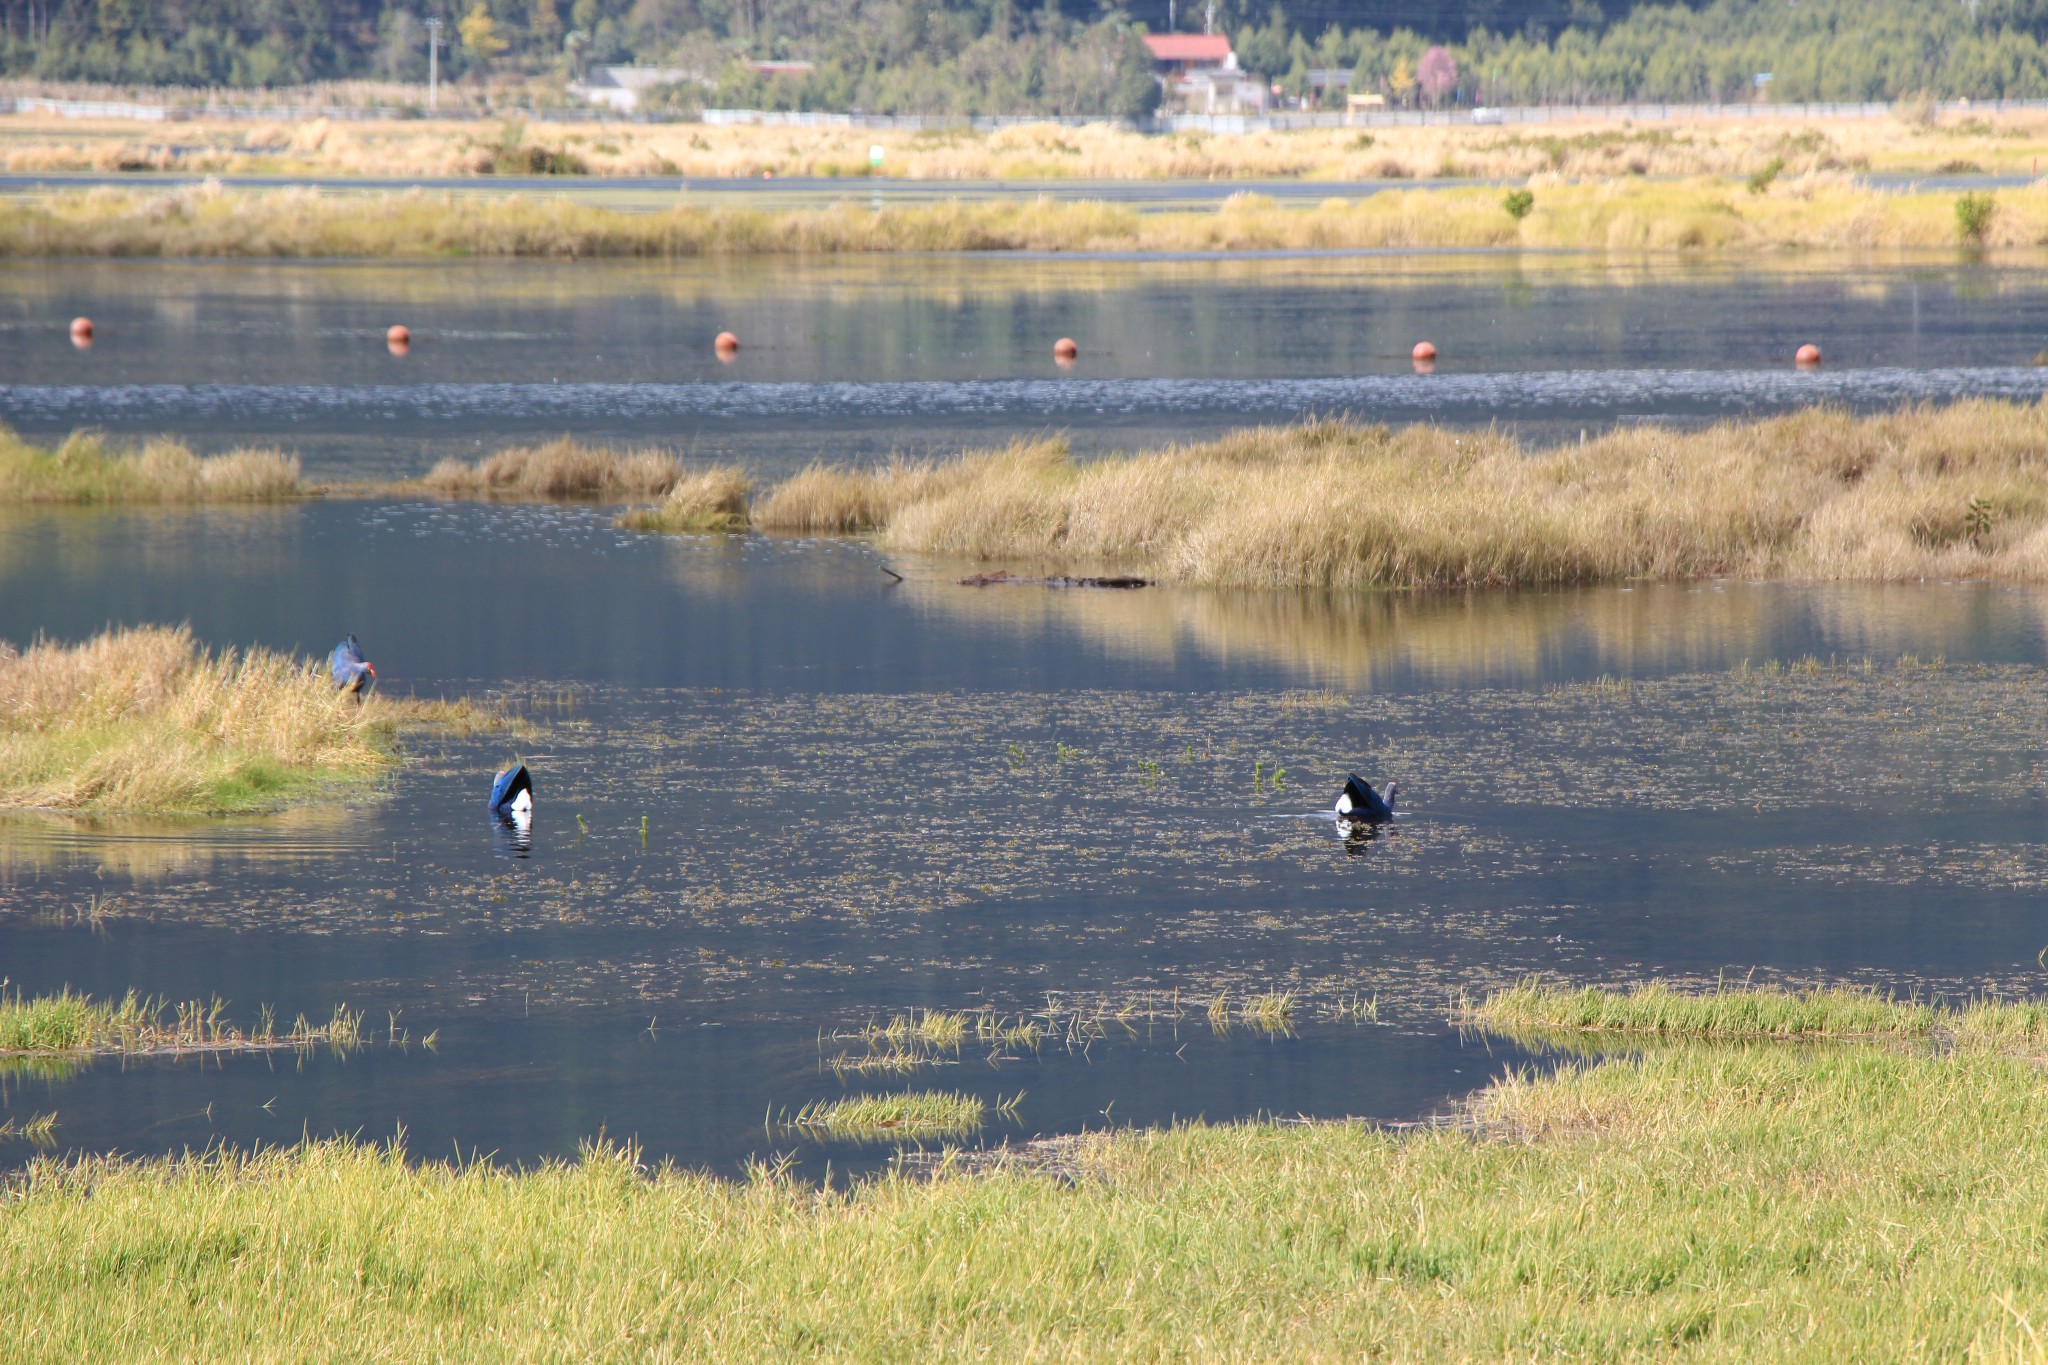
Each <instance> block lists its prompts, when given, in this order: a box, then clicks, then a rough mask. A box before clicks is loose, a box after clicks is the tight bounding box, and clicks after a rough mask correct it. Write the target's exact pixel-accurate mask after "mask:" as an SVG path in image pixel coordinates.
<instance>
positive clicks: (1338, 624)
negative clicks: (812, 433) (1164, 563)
mask: <svg viewBox="0 0 2048 1365" xmlns="http://www.w3.org/2000/svg"><path fill="white" fill-rule="evenodd" d="M1724 588H1725V590H1724ZM903 591H905V592H906V593H908V594H910V595H911V596H913V597H914V598H915V600H916V602H917V604H918V606H919V607H920V609H930V610H934V611H941V612H945V613H946V614H948V615H951V616H955V617H960V618H964V619H969V620H972V621H975V622H977V623H979V624H983V625H992V626H999V627H1004V628H1007V629H1010V630H1012V631H1014V632H1016V633H1017V634H1019V635H1031V636H1036V635H1040V634H1042V633H1043V632H1044V631H1045V630H1046V629H1047V628H1048V627H1053V628H1057V629H1061V630H1069V631H1073V632H1076V633H1078V634H1080V635H1083V636H1085V637H1087V638H1088V639H1089V640H1091V641H1093V642H1095V643H1096V644H1099V645H1100V646H1102V647H1103V648H1105V649H1108V650H1110V651H1112V652H1113V653H1115V654H1118V655H1121V656H1124V657H1128V658H1138V659H1148V660H1158V661H1170V660H1173V659H1176V658H1180V657H1184V656H1185V655H1186V654H1187V653H1188V652H1189V651H1191V650H1192V651H1194V652H1195V653H1197V654H1198V655H1200V656H1202V657H1206V658H1209V659H1213V660H1215V661H1217V662H1219V663H1224V664H1232V665H1244V664H1263V665H1277V666H1279V667H1281V668H1283V669H1286V670H1288V671H1289V672H1290V673H1292V674H1293V675H1294V676H1296V677H1298V678H1300V679H1301V680H1302V681H1303V682H1304V683H1311V684H1315V685H1319V686H1334V687H1343V688H1356V689H1360V690H1370V689H1371V688H1372V687H1373V686H1374V685H1376V684H1378V683H1381V682H1385V681H1391V680H1394V679H1397V678H1404V677H1409V678H1419V679H1421V680H1424V681H1427V682H1432V683H1440V684H1471V683H1476V682H1502V683H1516V682H1522V681H1526V680H1528V679H1531V678H1535V677H1539V676H1541V675H1543V674H1545V673H1548V672H1551V671H1553V670H1554V669H1555V668H1556V665H1557V662H1558V660H1560V659H1576V660H1580V661H1583V664H1584V666H1585V667H1587V668H1590V669H1595V670H1606V671H1608V672H1612V673H1616V674H1628V673H1632V672H1639V671H1647V672H1658V671H1667V670H1671V669H1679V670H1691V669H1714V668H1724V667H1729V666H1732V665H1735V664H1739V663H1740V662H1741V661H1742V660H1743V659H1745V658H1747V659H1750V660H1752V661H1755V662H1758V663H1761V662H1762V661H1764V660H1767V659H1769V658H1771V657H1772V656H1773V655H1774V654H1775V653H1776V652H1778V651H1780V650H1782V649H1783V647H1784V646H1783V641H1784V640H1785V639H1787V638H1791V639H1799V640H1802V641H1812V640H1816V639H1818V640H1820V641H1823V642H1825V646H1826V647H1827V648H1829V649H1837V648H1838V649H1839V650H1840V651H1841V653H1842V654H1843V655H1844V656H1845V657H1846V656H1857V657H1861V656H1865V655H1870V656H1875V657H1877V658H1883V659H1889V658H1893V657H1895V656H1897V655H1898V654H1900V653H1901V652H1904V651H1908V650H1920V651H1936V652H1939V651H1947V652H1949V653H1951V654H1965V653H1968V652H1969V651H1970V648H1971V646H1972V643H1973V642H1974V641H1975V640H1977V639H1979V638H1981V635H1982V633H1983V631H1984V630H1985V628H1986V616H1985V613H1986V612H1990V613H1995V617H1994V618H1993V619H1994V624H1996V623H1997V619H1998V618H2003V619H2004V620H2005V621H2006V622H2009V623H2010V624H2011V626H2012V627H2014V628H2017V629H2021V630H2041V629H2043V628H2044V627H2048V598H2041V597H2037V596H2034V595H2031V594H2017V595H1999V596H1996V597H1991V598H1987V597H1986V596H1985V595H1983V594H1981V593H1980V592H1979V591H1978V590H1976V589H1973V588H1970V587H1966V586H1953V585H1951V586H1940V585H1936V586H1929V585H1924V584H1921V585H1914V586H1913V587H1911V588H1908V589H1904V590H1896V591H1894V590H1888V589H1886V588H1884V587H1882V586H1879V585H1870V584H1810V585H1800V586H1799V587H1797V588H1796V589H1790V590H1788V589H1786V588H1783V587H1781V586H1778V585H1760V584H1751V583H1734V584H1726V585H1710V586H1705V587H1697V588H1695V587H1687V586H1682V585H1668V584H1638V585H1634V586H1631V587H1627V588H1619V587H1611V586H1594V587H1585V588H1570V589H1552V590H1543V591H1528V592H1516V593H1486V592H1457V593H1385V592H1380V593H1358V592H1342V593H1340V592H1326V591H1319V590H1314V589H1303V590H1292V591H1240V590H1230V591H1216V590H1207V591H1184V590H1175V589H1164V590H1157V591H1152V592H1126V593H1110V592H1100V593H1090V592H1027V591H1003V590H966V589H962V588H959V587H957V586H955V585H954V584H953V583H952V582H951V576H950V575H947V576H944V577H940V578H936V579H934V578H927V577H923V576H916V577H913V578H912V579H911V580H910V582H908V583H906V584H905V585H904V588H903Z"/></svg>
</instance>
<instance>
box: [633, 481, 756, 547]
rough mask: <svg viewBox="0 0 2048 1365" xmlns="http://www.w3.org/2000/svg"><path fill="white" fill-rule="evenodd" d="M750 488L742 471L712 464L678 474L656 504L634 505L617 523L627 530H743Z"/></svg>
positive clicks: (750, 483) (752, 483)
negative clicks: (649, 505) (636, 506)
mask: <svg viewBox="0 0 2048 1365" xmlns="http://www.w3.org/2000/svg"><path fill="white" fill-rule="evenodd" d="M753 490H754V481H753V480H752V479H751V478H749V477H748V476H747V471H746V470H744V469H741V468H740V467H739V466H738V465H713V466H711V467H710V468H708V469H700V470H698V471H696V472H695V473H691V474H684V475H682V476H681V477H680V478H678V479H677V480H676V482H675V485H674V486H673V487H672V488H670V489H669V490H668V496H667V497H666V498H664V499H662V501H661V502H660V503H659V504H658V505H657V506H654V507H639V508H634V509H633V510H631V511H628V512H626V513H624V514H623V515H621V516H620V517H619V518H618V524H619V525H620V526H623V527H625V528H626V529H628V530H631V531H695V532H708V531H744V530H745V529H746V528H747V494H749V493H751V492H753Z"/></svg>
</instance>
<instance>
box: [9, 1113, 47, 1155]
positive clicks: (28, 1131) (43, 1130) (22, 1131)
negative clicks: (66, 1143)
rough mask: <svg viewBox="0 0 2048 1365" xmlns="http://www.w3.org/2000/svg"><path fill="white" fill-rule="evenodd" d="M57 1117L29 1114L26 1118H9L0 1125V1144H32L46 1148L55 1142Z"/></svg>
mask: <svg viewBox="0 0 2048 1365" xmlns="http://www.w3.org/2000/svg"><path fill="white" fill-rule="evenodd" d="M56 1135H57V1115H56V1114H55V1113H48V1114H31V1115H29V1116H28V1117H27V1118H25V1119H24V1118H9V1119H8V1120H7V1121H6V1122H4V1123H0V1142H14V1141H20V1142H32V1143H34V1144H35V1145H36V1146H38V1147H47V1146H49V1145H50V1144H51V1143H53V1142H55V1141H56Z"/></svg>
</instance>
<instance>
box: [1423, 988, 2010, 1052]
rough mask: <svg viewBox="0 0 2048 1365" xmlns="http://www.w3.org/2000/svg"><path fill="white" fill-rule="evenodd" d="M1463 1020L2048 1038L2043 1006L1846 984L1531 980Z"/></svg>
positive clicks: (1604, 1029) (1603, 1028)
mask: <svg viewBox="0 0 2048 1365" xmlns="http://www.w3.org/2000/svg"><path fill="white" fill-rule="evenodd" d="M1459 1019H1460V1021H1461V1022H1464V1023H1467V1024H1472V1025H1477V1026H1479V1027H1482V1028H1487V1029H1492V1030H1495V1031H1500V1032H1510V1033H1518V1034H1544V1033H1615V1034H1639V1035H1652V1036H1656V1037H1663V1038H1696V1039H1713V1040H1724V1041H1728V1040H1752V1039H1802V1038H1811V1039H1825V1038H1898V1039H1918V1038H1926V1037H1929V1036H1932V1035H1934V1034H1936V1033H1937V1032H1938V1033H1941V1034H1943V1035H1944V1036H1947V1037H1950V1038H1953V1039H1955V1040H1957V1041H1959V1042H1961V1041H1969V1042H1975V1043H1988V1044H1996V1045H1999V1046H2012V1045H2018V1044H2033V1043H2039V1042H2043V1041H2048V1002H2042V1001H2035V1000H2027V1001H1993V1000H1977V1001H1973V1002H1972V1003H1970V1004H1969V1005H1967V1006H1965V1007H1963V1008H1961V1009H1944V1008H1941V1007H1938V1006H1936V1005H1935V1004H1933V1003H1931V1002H1929V1001H1925V1000H1913V999H1899V998H1896V997H1894V996H1889V995H1883V994H1880V993H1878V992H1876V991H1871V990H1864V989H1859V988H1856V987H1850V986H1815V987H1811V988H1808V989H1805V990H1798V989H1791V988H1785V987H1777V986H1742V987H1734V988H1727V989H1718V990H1712V991H1682V990H1677V989H1674V988H1672V987H1670V986H1668V985H1665V984H1663V983H1661V982H1650V983H1648V984H1645V985H1642V986H1638V987H1636V988H1634V989H1632V990H1601V989H1599V988H1596V987H1590V986H1589V987H1584V988H1580V989H1571V988H1567V987H1563V986H1550V985H1545V984H1544V983H1542V982H1540V981H1527V982H1523V983H1522V984H1520V985H1517V986H1513V987H1510V988H1509V989H1506V990H1501V991H1496V992H1494V993H1493V994H1491V995H1488V996H1487V997H1486V998H1485V999H1483V1000H1480V1001H1477V1002H1475V1003H1469V1004H1467V1005H1466V1006H1465V1007H1464V1008H1463V1010H1462V1011H1461V1012H1460V1015H1459Z"/></svg>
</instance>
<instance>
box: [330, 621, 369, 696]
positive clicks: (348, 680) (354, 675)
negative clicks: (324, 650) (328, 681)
mask: <svg viewBox="0 0 2048 1365" xmlns="http://www.w3.org/2000/svg"><path fill="white" fill-rule="evenodd" d="M330 662H331V663H332V665H333V668H334V685H335V686H336V687H339V688H340V689H341V690H342V691H344V692H346V693H348V694H349V695H351V696H353V697H355V698H356V699H358V700H361V698H362V695H363V693H365V692H367V691H369V690H370V689H371V688H372V687H375V686H376V685H377V665H375V664H373V663H371V662H370V661H369V660H368V659H365V658H364V657H363V647H362V646H361V645H360V644H358V643H356V637H355V636H354V635H350V636H349V637H348V638H347V639H346V640H343V641H342V642H341V643H340V644H338V645H336V646H335V647H334V656H333V658H332V660H330Z"/></svg>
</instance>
